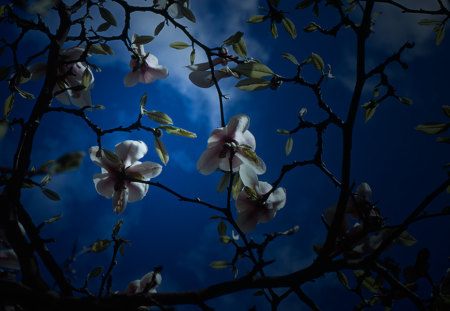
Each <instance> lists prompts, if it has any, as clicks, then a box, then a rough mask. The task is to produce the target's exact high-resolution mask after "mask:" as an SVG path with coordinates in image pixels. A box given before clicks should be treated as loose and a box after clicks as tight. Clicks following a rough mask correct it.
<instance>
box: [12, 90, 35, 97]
mask: <svg viewBox="0 0 450 311" xmlns="http://www.w3.org/2000/svg"><path fill="white" fill-rule="evenodd" d="M16 91H17V93H19V95H20V96H22V98H25V99H34V95H33V94H31V93H28V92H26V91H24V90H21V89H16Z"/></svg>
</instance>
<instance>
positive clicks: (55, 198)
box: [41, 188, 61, 201]
mask: <svg viewBox="0 0 450 311" xmlns="http://www.w3.org/2000/svg"><path fill="white" fill-rule="evenodd" d="M41 191H42V193H43V194H45V196H46V197H47V198H49V199H50V200H53V201H60V200H61V198H60V197H59V195H58V194H57V193H56V192H55V191H53V190H50V189H48V188H41Z"/></svg>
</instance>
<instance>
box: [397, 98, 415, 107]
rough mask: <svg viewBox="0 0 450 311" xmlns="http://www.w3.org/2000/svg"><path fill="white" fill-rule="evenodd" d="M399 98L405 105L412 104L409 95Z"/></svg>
mask: <svg viewBox="0 0 450 311" xmlns="http://www.w3.org/2000/svg"><path fill="white" fill-rule="evenodd" d="M399 100H400V101H401V102H402V103H403V104H405V105H412V103H413V102H412V100H411V99H409V98H408V97H400V98H399Z"/></svg>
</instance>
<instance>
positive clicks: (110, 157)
mask: <svg viewBox="0 0 450 311" xmlns="http://www.w3.org/2000/svg"><path fill="white" fill-rule="evenodd" d="M102 151H103V154H104V155H105V157H106V158H107V159H108V160H109V161H111V162H114V163H118V164H119V163H120V162H121V161H122V160H120V158H119V157H118V156H117V154H115V153H114V152H112V151H109V150H108V149H102Z"/></svg>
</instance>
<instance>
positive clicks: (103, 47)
mask: <svg viewBox="0 0 450 311" xmlns="http://www.w3.org/2000/svg"><path fill="white" fill-rule="evenodd" d="M100 46H101V47H102V49H103V50H104V51H105V52H106V53H108V54H109V55H114V51H113V49H111V47H110V46H109V45H107V44H106V43H100Z"/></svg>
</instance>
